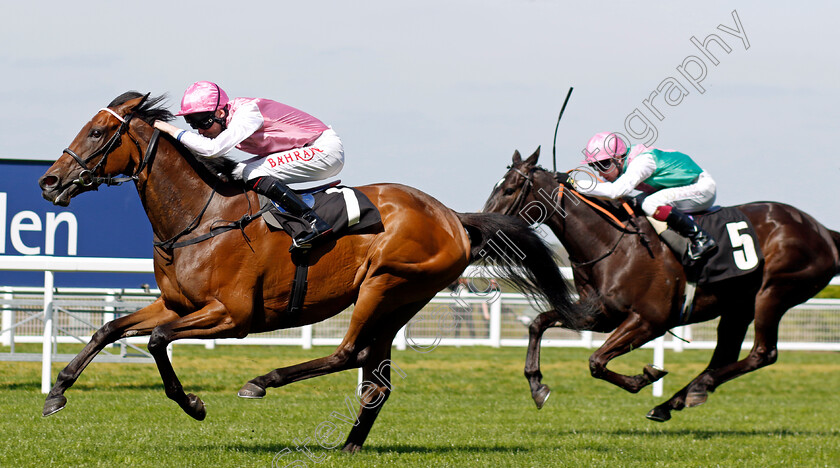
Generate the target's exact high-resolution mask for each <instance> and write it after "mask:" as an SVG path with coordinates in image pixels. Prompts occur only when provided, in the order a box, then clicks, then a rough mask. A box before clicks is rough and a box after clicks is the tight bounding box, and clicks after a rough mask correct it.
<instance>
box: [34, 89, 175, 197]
mask: <svg viewBox="0 0 840 468" xmlns="http://www.w3.org/2000/svg"><path fill="white" fill-rule="evenodd" d="M162 100H163V97H157V98H152V99H148V94H147V95H145V96H143V95H142V94H140V93H137V92H133V91H130V92H127V93H124V94H122V95H121V96H119V97H117V98H116V99H114V101H112V102H111V103H110V104H109V105H108V107H107V108H103V109H101V110H100V111H99V112H97V113H96V115H94V116H93V118H92V119H91V120H90V122H88V123H87V124H86V125H85V126H84V127H83V128H82V130H81V131H79V134H78V135H76V138H75V139H74V140H73V142H72V143H70V146H69V147H68V148H67V149H65V150H64V152H63V154H62V155H61V157H59V158H58V160H56V162H55V163H54V164H53V165H52V166H50V168H49V169H47V172H46V173H44V175H43V176H41V178H40V179H39V181H38V182H39V185H40V186H41V190H42V195H43V197H44V198H45V199H47V200H49V201H51V202H52V203H54V204H56V205H60V206H67V205H69V204H70V199H72V198H73V197H75V196H76V195H78V194H80V193H83V192H86V191H89V190H96V189H97V188H98V187H99V185H100V184H102V183H106V184H109V183H112V182H113V177H114V176H117V175H120V174H126V175H135V174H134V171H136V170H137V169H138V166H139V164H140V161H141V158H142V156H143V152H142V151H141V149H140V141H147V140H148V135H149V134H150V133H151V127H150V126H149V124H150V123H151V122H152V121H153V120H154V119H159V120H171V119H172V118H173V117H172V114H171V113H170V112H169V111H166V110H165V109H160V108H157V109H156V108H154V107H153V106H154V105H155V104H158V103H159V102H160V101H162ZM135 117H138V118H136V119H135Z"/></svg>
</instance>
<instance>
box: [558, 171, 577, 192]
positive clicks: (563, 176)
mask: <svg viewBox="0 0 840 468" xmlns="http://www.w3.org/2000/svg"><path fill="white" fill-rule="evenodd" d="M554 178H555V179H556V180H557V182H559V183H560V184H561V185H563V186H565V187H569V188H570V189H575V179H574V178H573V177H572V176H571V175H569V173H568V172H558V173H556V174H555V175H554Z"/></svg>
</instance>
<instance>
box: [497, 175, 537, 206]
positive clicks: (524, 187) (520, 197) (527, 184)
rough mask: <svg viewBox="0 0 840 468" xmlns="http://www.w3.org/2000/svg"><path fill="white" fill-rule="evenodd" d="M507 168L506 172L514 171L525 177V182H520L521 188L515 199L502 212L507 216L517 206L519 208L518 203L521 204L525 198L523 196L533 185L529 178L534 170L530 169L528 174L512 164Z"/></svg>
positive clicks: (525, 195) (526, 194)
mask: <svg viewBox="0 0 840 468" xmlns="http://www.w3.org/2000/svg"><path fill="white" fill-rule="evenodd" d="M508 169H509V171H508V172H510V171H513V172H516V173H517V174H519V175H521V176H522V177H524V178H525V183H524V184H522V188H521V189H520V190H519V195H517V196H516V199H515V200H514V201H513V203H511V205H510V206H509V207H508V208H507V209H506V210H505V211H504V212H503V213H502V214H504V215H507V216H512V215H513V212H514V211H516V209H517V208H519V205H521V204H522V202H523V201H524V200H525V197H527V196H528V193H529V192H530V191H531V186H532V185H534V181H533V180H532V179H531V175H532V174H533V173H534V172H533V171H531V172H529V173H528V174H525V173H524V172H522V171H520V170H519V169H517V168H515V167H513V166H508Z"/></svg>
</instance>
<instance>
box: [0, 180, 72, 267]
mask: <svg viewBox="0 0 840 468" xmlns="http://www.w3.org/2000/svg"><path fill="white" fill-rule="evenodd" d="M7 206H8V194H7V193H5V192H0V254H6V232H7V229H6V226H7V224H8V226H9V228H8V233H9V240H10V241H11V242H12V247H14V250H15V252H11V253H12V254H20V255H40V254H41V246H40V245H38V246H30V245H27V244H26V243H24V240H23V238H22V237H21V232H29V231H34V232H41V231H43V232H44V244H43V245H44V255H55V253H56V252H55V236H56V231H58V229H59V227H60V226H61V225H62V223H63V224H66V227H67V255H70V256H72V255H76V254H77V247H78V237H79V223H78V221H77V220H76V216H75V215H74V214H73V213H70V212H63V213H51V212H50V213H47V214H46V229H44V223H43V222H42V221H41V217H40V216H38V213H35V212H34V211H29V210H24V211H21V212H18V213H15V214H14V215H12V219H11V222H8V223H7V221H8V219H9V218H8V216H7V215H8V213H7Z"/></svg>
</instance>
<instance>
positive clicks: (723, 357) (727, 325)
mask: <svg viewBox="0 0 840 468" xmlns="http://www.w3.org/2000/svg"><path fill="white" fill-rule="evenodd" d="M749 306H750V305H749V304H747V305H745V306H744V307H749ZM736 309H737V307H733V308H732V310H733V311H734V310H736ZM751 321H752V317H751V316H748V315H746V314H744V316H737V315H734V314H724V315H721V319H720V322H719V323H718V327H717V335H718V340H717V346H716V347H715V351H714V353H712V359H711V361H709V365H708V366H707V367H706V369H705V370H703V372H701V373H700V375H698V376H697V377H695V378H694V379H693V380H692V381H691V382H690V383H689V384H688V385H686V386H685V387H683V388H682V389H681V390H680V391H679V392H677V393H675V394H674V396H672V397H671V398H670V399H669V400H668V401H666V402H664V403H662V404H660V405H659V406H657V407H655V408H653V409H652V410H650V412H648V414H647V415H646V417H647V418H648V419H650V420H651V421H657V422H665V421H667V420H669V419H671V411H672V410H677V411H679V410H682V409H683V408H685V406H686V402H685V400H686V396H687V395H688V391H689V388H690V387H691V386H692V385H693V384H694V382H696V381H698V380H702V379H703V378H705V376H706V375H707V374H709V373H710V372H712V371H714V370H715V369H720V368H721V367H724V366H726V365H729V364H732V363H733V362H735V361H737V360H738V355H739V354H740V352H741V343H743V342H744V336H746V334H747V329H748V328H749V325H750V322H751Z"/></svg>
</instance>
